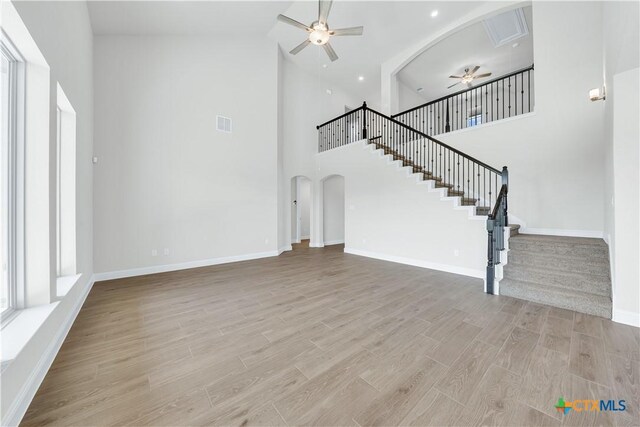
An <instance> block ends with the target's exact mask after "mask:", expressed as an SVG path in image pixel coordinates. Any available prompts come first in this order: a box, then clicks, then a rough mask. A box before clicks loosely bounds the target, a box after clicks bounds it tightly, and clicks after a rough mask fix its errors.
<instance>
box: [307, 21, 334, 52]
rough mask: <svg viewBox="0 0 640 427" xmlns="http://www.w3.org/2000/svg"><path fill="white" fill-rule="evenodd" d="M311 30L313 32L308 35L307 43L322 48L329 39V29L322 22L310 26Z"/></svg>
mask: <svg viewBox="0 0 640 427" xmlns="http://www.w3.org/2000/svg"><path fill="white" fill-rule="evenodd" d="M311 29H312V30H313V31H311V32H310V33H309V41H310V42H311V43H313V44H315V45H317V46H322V45H323V44H325V43H327V42H328V41H329V39H330V38H331V34H329V27H327V25H326V24H324V23H322V22H314V23H313V24H311Z"/></svg>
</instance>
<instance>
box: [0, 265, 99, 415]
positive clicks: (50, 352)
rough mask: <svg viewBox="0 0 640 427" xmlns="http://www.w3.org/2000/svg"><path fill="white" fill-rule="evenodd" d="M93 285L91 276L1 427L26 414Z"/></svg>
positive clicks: (93, 280) (23, 386)
mask: <svg viewBox="0 0 640 427" xmlns="http://www.w3.org/2000/svg"><path fill="white" fill-rule="evenodd" d="M94 283H95V277H94V276H91V277H90V278H89V281H88V282H87V284H86V285H85V289H84V290H83V291H82V295H81V296H80V298H79V299H78V301H77V302H76V304H75V306H74V307H73V309H72V310H71V312H70V313H69V315H68V316H67V318H66V319H65V321H64V323H63V324H62V326H61V327H60V329H59V330H58V332H57V333H56V335H55V336H54V337H53V339H52V340H51V343H50V344H49V345H48V346H47V349H46V350H45V352H44V353H43V354H42V356H40V360H39V361H38V364H37V365H36V368H35V369H34V370H33V371H32V372H31V375H29V378H28V379H27V381H26V382H25V383H24V384H23V385H22V388H21V389H20V392H19V393H18V395H17V396H16V398H15V400H14V401H13V403H12V404H11V407H10V408H9V409H8V410H7V412H6V413H5V414H4V416H3V417H2V425H3V426H17V425H19V424H20V421H21V420H22V417H24V414H26V413H27V409H29V405H30V404H31V401H32V400H33V398H34V397H35V395H36V392H37V391H38V388H40V384H42V381H43V380H44V377H45V376H46V375H47V372H48V371H49V368H50V367H51V364H52V363H53V361H54V359H55V358H56V355H57V354H58V351H60V347H62V343H63V342H64V340H65V338H66V337H67V334H68V333H69V331H70V330H71V326H72V325H73V322H74V321H75V320H76V317H77V316H78V313H79V312H80V309H81V308H82V305H83V304H84V301H85V300H86V299H87V296H88V295H89V292H90V291H91V288H92V287H93V284H94Z"/></svg>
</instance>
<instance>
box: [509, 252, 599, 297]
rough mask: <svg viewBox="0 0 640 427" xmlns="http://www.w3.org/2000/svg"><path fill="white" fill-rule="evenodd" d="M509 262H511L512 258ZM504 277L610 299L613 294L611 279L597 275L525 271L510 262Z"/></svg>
mask: <svg viewBox="0 0 640 427" xmlns="http://www.w3.org/2000/svg"><path fill="white" fill-rule="evenodd" d="M509 261H511V258H510V259H509ZM504 277H505V278H507V279H514V280H521V281H525V282H533V283H540V284H541V285H551V286H557V287H559V288H565V289H571V290H574V291H576V292H589V293H593V294H597V295H602V296H604V297H608V296H610V294H611V291H610V289H611V282H610V281H609V279H607V278H605V277H601V276H595V275H573V276H571V275H568V274H565V275H561V274H557V273H555V272H553V271H549V270H538V269H536V270H531V269H525V268H522V267H521V266H519V265H517V264H512V263H511V262H509V264H507V265H506V266H505V268H504Z"/></svg>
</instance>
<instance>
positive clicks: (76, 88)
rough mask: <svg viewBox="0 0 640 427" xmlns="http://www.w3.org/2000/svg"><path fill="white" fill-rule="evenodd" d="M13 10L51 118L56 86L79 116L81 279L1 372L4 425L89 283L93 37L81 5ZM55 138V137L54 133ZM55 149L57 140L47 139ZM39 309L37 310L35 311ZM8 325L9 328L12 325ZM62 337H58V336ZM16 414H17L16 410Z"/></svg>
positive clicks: (42, 369) (32, 387) (31, 389)
mask: <svg viewBox="0 0 640 427" xmlns="http://www.w3.org/2000/svg"><path fill="white" fill-rule="evenodd" d="M14 5H15V8H16V9H17V11H18V12H19V14H20V16H21V18H22V20H23V21H24V23H25V25H26V26H27V28H28V30H29V32H30V34H31V36H32V37H33V39H34V40H35V42H36V43H37V45H38V47H39V49H40V51H41V52H42V54H43V55H44V57H45V59H46V61H47V62H48V64H49V66H50V73H51V74H50V80H51V81H50V83H51V84H50V88H51V98H50V100H51V102H50V108H53V113H52V114H53V117H55V103H56V98H55V92H56V82H59V83H60V85H61V86H62V88H63V89H64V91H65V93H66V95H67V97H68V98H69V101H70V102H71V104H72V105H73V107H74V109H75V111H76V113H77V128H76V131H77V133H76V203H75V205H76V248H77V249H76V256H77V258H76V259H77V270H78V272H79V273H81V274H82V277H81V278H80V281H79V282H78V283H76V285H75V286H74V287H73V288H72V289H70V290H69V291H68V293H67V294H66V295H65V296H64V297H63V298H62V299H61V300H60V301H59V302H58V303H56V304H55V305H53V306H52V311H51V313H50V314H49V316H48V317H47V318H46V321H45V322H44V323H43V324H42V326H41V327H40V328H39V329H38V330H37V332H36V333H35V335H34V336H33V337H32V338H31V339H30V340H29V341H28V342H27V344H26V346H25V347H24V348H23V350H22V351H21V352H20V353H19V354H18V356H17V357H16V359H15V360H13V361H12V362H11V363H10V364H9V365H8V366H7V367H6V369H5V370H4V371H3V372H2V381H1V383H2V385H1V387H2V390H1V392H2V403H1V412H2V417H3V418H2V424H3V425H6V424H5V423H6V422H8V420H7V417H9V416H21V415H22V413H20V412H21V411H23V410H26V406H24V405H26V404H28V403H29V400H30V398H31V396H32V394H33V393H35V391H36V390H37V387H38V386H39V383H40V381H41V380H42V377H43V376H44V373H46V369H47V368H48V363H50V362H51V361H52V358H51V359H48V358H49V357H52V356H53V354H55V349H56V348H57V345H59V344H60V343H61V340H62V339H63V338H64V333H66V327H68V326H69V325H70V321H72V320H73V317H74V315H75V309H77V308H79V304H81V303H82V301H83V298H84V296H85V292H86V291H88V289H89V286H90V284H91V276H92V273H93V246H92V239H93V219H92V218H93V214H92V210H93V207H92V202H93V178H92V176H93V175H92V164H91V156H92V153H93V72H92V67H93V57H92V55H93V48H92V43H93V34H92V31H91V24H90V21H89V15H88V11H87V6H86V4H85V3H84V2H16V3H14ZM53 135H55V134H53ZM49 147H50V148H51V147H55V139H51V140H50V141H49ZM55 162H56V158H55V149H50V150H49V165H50V171H49V210H48V211H49V224H50V227H49V237H50V238H49V240H50V241H51V245H50V249H51V250H50V252H49V258H50V260H51V261H52V262H51V263H50V266H51V274H50V282H51V286H52V295H55V293H54V291H55V252H54V251H53V250H52V249H53V248H54V246H55V244H54V242H55V227H54V225H55V180H54V179H53V178H54V177H55V164H56V163H55ZM36 309H39V308H36ZM10 326H11V325H10ZM60 334H62V335H60ZM21 405H22V406H21ZM16 411H17V412H16Z"/></svg>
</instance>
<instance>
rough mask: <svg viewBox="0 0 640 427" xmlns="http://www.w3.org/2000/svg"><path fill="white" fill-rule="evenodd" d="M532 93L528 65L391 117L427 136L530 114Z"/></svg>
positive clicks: (530, 73)
mask: <svg viewBox="0 0 640 427" xmlns="http://www.w3.org/2000/svg"><path fill="white" fill-rule="evenodd" d="M533 92H534V90H533V65H531V67H527V68H524V69H522V70H518V71H515V72H513V73H511V74H507V75H505V76H502V77H498V78H496V79H493V80H489V81H487V82H484V83H481V84H478V85H474V86H473V87H471V88H468V89H464V90H461V91H459V92H456V93H453V94H451V95H447V96H443V97H442V98H438V99H436V100H434V101H430V102H427V103H425V104H422V105H418V106H417V107H414V108H411V109H410V110H407V111H403V112H401V113H398V114H394V115H392V116H391V117H392V118H394V119H396V120H398V121H399V122H401V123H404V124H406V125H408V126H410V127H412V128H414V129H417V130H419V131H421V132H424V133H426V134H427V135H440V134H443V133H447V132H452V131H456V130H460V129H466V128H468V127H472V126H477V125H479V124H482V123H489V122H494V121H496V120H502V119H506V118H509V117H515V116H519V115H521V114H525V113H529V112H531V111H533V107H534V96H533Z"/></svg>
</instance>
